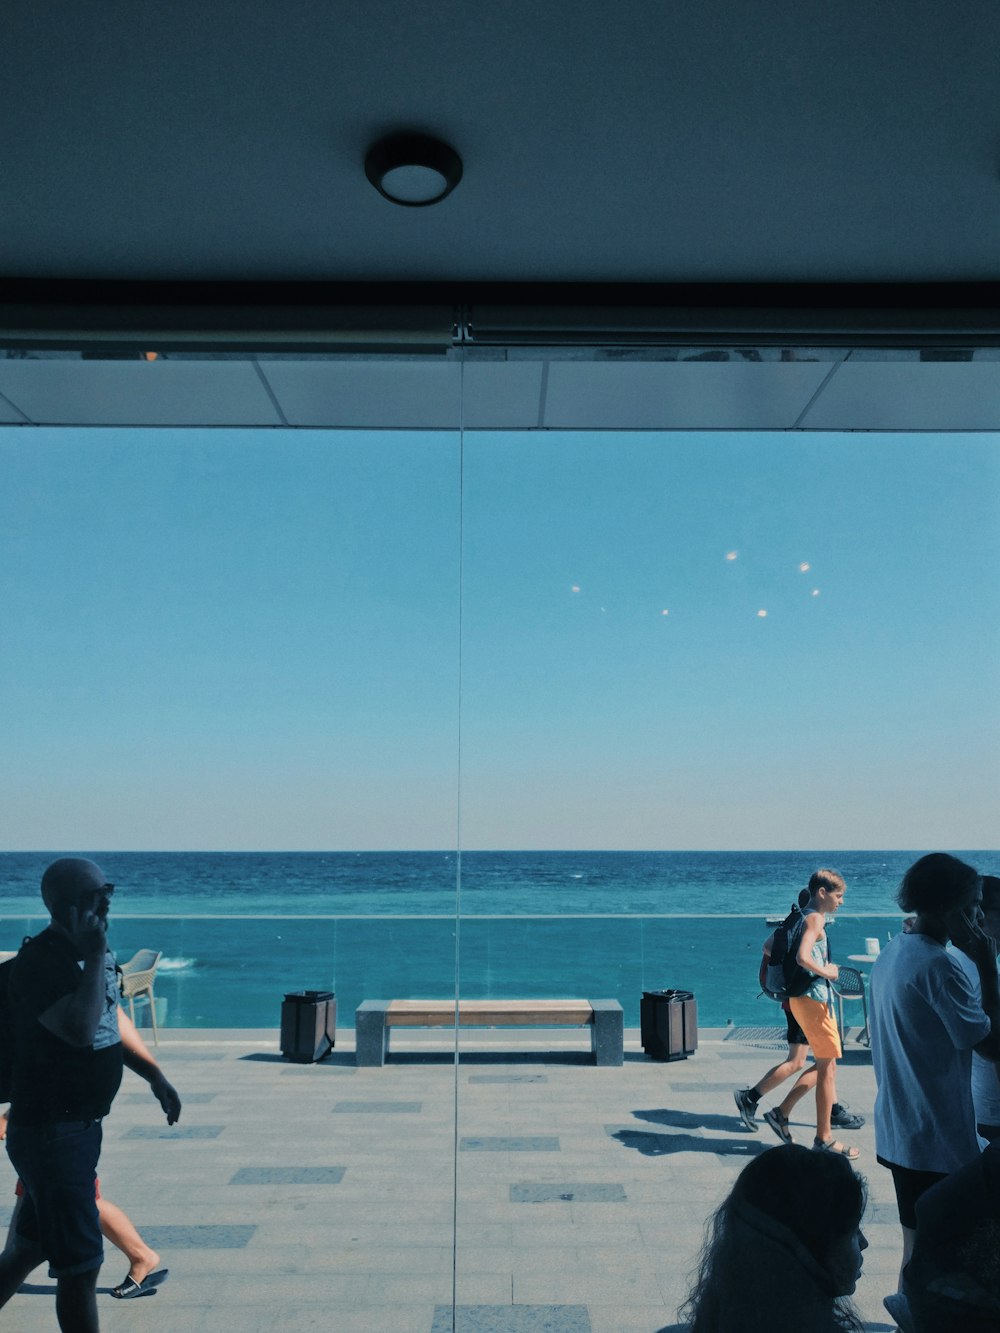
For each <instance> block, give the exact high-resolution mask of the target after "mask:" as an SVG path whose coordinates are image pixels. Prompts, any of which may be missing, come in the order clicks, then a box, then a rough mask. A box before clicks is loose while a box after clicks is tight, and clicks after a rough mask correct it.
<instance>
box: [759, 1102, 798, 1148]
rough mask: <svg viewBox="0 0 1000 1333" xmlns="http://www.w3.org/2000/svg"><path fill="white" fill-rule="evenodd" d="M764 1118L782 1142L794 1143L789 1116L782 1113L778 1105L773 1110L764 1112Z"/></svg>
mask: <svg viewBox="0 0 1000 1333" xmlns="http://www.w3.org/2000/svg"><path fill="white" fill-rule="evenodd" d="M764 1119H765V1120H766V1121H767V1123H768V1124H769V1125H770V1126H771V1128H772V1129H773V1130H774V1132H775V1134H777V1136H778V1138H779V1139H780V1140H781V1141H782V1143H794V1141H795V1140H794V1139H793V1138H792V1131H791V1130H790V1129H789V1128H788V1117H787V1116H786V1115H782V1114H781V1112H780V1111H779V1110H778V1108H777V1107H774V1109H773V1110H771V1111H765V1112H764Z"/></svg>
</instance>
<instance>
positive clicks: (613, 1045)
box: [590, 1000, 625, 1065]
mask: <svg viewBox="0 0 1000 1333" xmlns="http://www.w3.org/2000/svg"><path fill="white" fill-rule="evenodd" d="M590 1006H591V1008H592V1009H593V1011H594V1022H593V1026H592V1027H591V1029H590V1049H591V1050H592V1051H593V1052H594V1064H595V1065H620V1064H623V1063H624V1061H625V1015H624V1013H623V1011H622V1007H621V1005H620V1004H619V1003H618V1001H617V1000H591V1001H590Z"/></svg>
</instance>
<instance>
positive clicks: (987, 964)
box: [947, 912, 1000, 1074]
mask: <svg viewBox="0 0 1000 1333" xmlns="http://www.w3.org/2000/svg"><path fill="white" fill-rule="evenodd" d="M947 924H948V934H949V935H950V936H951V938H952V940H953V941H954V943H955V944H956V945H957V946H958V948H959V949H961V950H962V952H963V953H964V954H965V956H966V957H967V958H969V959H971V960H972V962H973V963H975V965H976V971H977V972H978V973H979V995H980V998H981V1001H982V1006H983V1013H984V1014H985V1015H986V1017H987V1018H988V1019H989V1020H990V1033H989V1036H987V1037H984V1038H983V1039H982V1041H980V1042H977V1043H976V1045H975V1046H973V1048H972V1049H973V1050H974V1051H975V1052H976V1053H977V1054H978V1055H981V1056H982V1057H983V1059H984V1060H992V1061H993V1062H994V1063H996V1062H997V1061H1000V984H998V979H997V946H996V941H995V940H993V939H991V938H990V937H989V935H987V934H985V932H984V931H983V929H982V927H981V926H980V924H979V921H978V919H977V918H976V916H975V915H974V914H970V913H968V912H954V913H952V914H951V915H950V916H949V917H948V921H947ZM997 1072H998V1074H1000V1070H998V1071H997Z"/></svg>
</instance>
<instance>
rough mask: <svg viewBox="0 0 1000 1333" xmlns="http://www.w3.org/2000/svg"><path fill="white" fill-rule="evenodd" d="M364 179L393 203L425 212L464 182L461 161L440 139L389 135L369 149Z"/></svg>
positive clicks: (414, 135) (452, 149) (425, 136)
mask: <svg viewBox="0 0 1000 1333" xmlns="http://www.w3.org/2000/svg"><path fill="white" fill-rule="evenodd" d="M365 175H366V176H367V177H368V179H369V180H370V181H371V183H372V184H373V185H374V186H375V188H376V190H378V192H379V194H381V195H384V196H385V198H386V199H389V200H391V201H392V203H394V204H402V205H404V207H406V208H425V207H426V206H427V205H428V204H436V203H439V202H440V201H441V200H442V199H444V198H445V196H446V195H449V194H451V192H452V190H453V189H454V188H455V186H456V185H457V184H458V182H459V181H460V180H461V179H462V159H461V158H460V157H459V156H458V154H457V153H456V152H455V150H454V148H449V147H448V145H447V144H446V143H442V142H441V140H440V139H431V138H429V137H428V136H427V135H424V134H390V135H389V137H388V138H386V139H380V140H379V141H378V143H376V144H373V145H372V147H371V148H369V150H368V154H367V156H366V157H365Z"/></svg>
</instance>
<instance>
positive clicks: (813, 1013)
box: [788, 995, 844, 1060]
mask: <svg viewBox="0 0 1000 1333" xmlns="http://www.w3.org/2000/svg"><path fill="white" fill-rule="evenodd" d="M788 1003H789V1004H790V1005H791V1007H792V1013H793V1014H794V1015H795V1018H796V1020H797V1021H798V1025H799V1027H800V1028H801V1029H802V1031H803V1032H804V1033H805V1034H806V1041H807V1042H808V1043H809V1045H810V1047H811V1049H812V1053H813V1055H814V1056H815V1057H816V1059H817V1060H839V1059H840V1057H841V1056H842V1055H843V1053H844V1052H843V1050H842V1049H841V1045H840V1033H839V1032H838V1031H837V1024H836V1023H835V1022H834V1019H833V1014H832V1013H831V1012H830V1006H829V1005H828V1004H823V1002H822V1001H821V1000H810V998H809V996H808V995H793V996H792V998H791V999H790V1000H789V1001H788Z"/></svg>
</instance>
